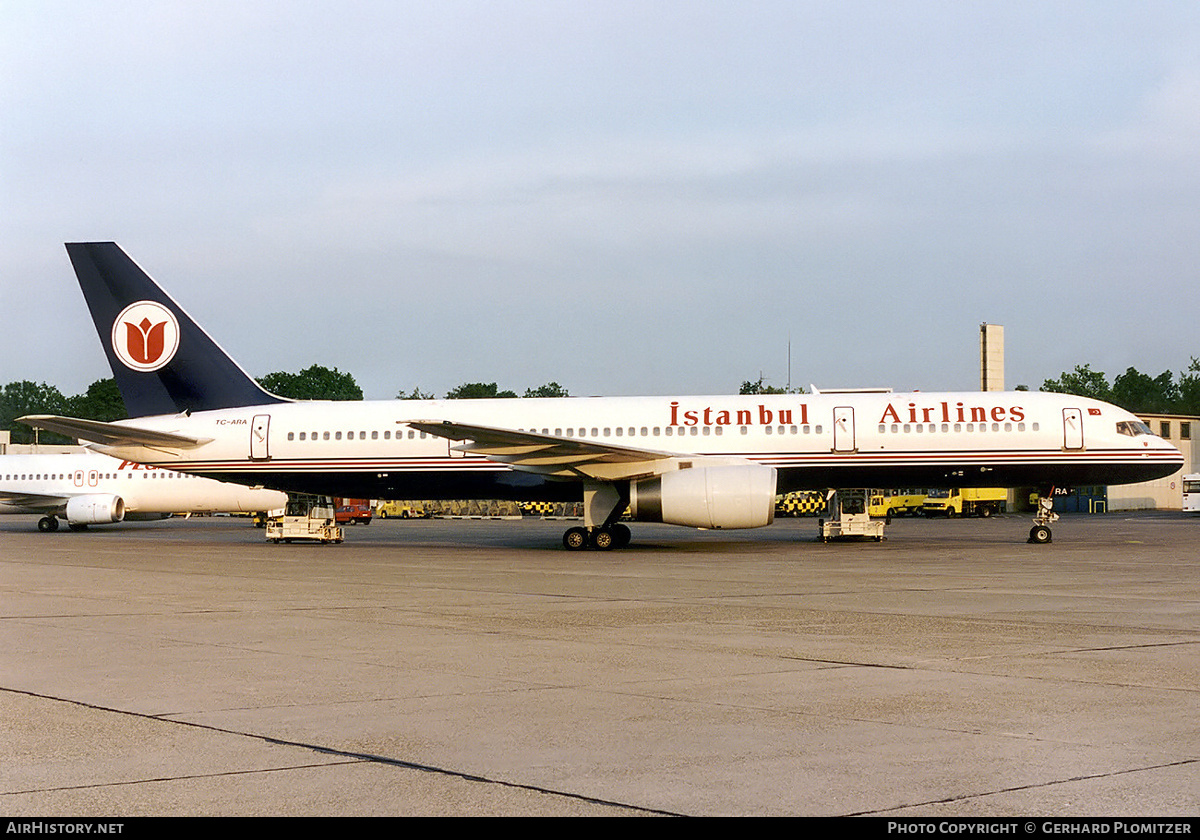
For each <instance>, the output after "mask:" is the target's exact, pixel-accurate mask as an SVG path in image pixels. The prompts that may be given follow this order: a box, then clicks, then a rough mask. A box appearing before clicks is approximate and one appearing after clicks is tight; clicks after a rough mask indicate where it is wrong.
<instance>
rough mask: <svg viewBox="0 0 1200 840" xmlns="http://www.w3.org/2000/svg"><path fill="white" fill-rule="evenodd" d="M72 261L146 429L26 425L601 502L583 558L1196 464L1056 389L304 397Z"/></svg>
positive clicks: (253, 475) (293, 467)
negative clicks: (806, 499)
mask: <svg viewBox="0 0 1200 840" xmlns="http://www.w3.org/2000/svg"><path fill="white" fill-rule="evenodd" d="M66 247H67V252H68V254H69V256H70V258H71V262H72V264H73V266H74V268H75V272H76V275H77V276H78V279H79V284H80V286H81V288H82V290H83V293H84V297H85V298H86V300H87V304H88V308H89V309H90V310H91V314H92V318H93V320H94V321H95V324H96V329H97V332H98V333H99V336H100V341H101V344H102V345H103V347H104V352H105V353H106V354H107V356H108V361H109V364H110V365H111V367H112V371H113V375H114V377H115V378H116V382H117V385H118V387H119V389H120V392H121V394H122V396H123V398H124V400H125V404H126V407H127V408H128V411H129V414H130V417H131V418H133V419H129V420H122V421H118V422H115V423H100V422H93V421H86V420H77V419H73V418H66V417H57V416H47V415H41V416H29V417H25V418H22V419H23V421H24V422H26V423H28V424H30V425H34V426H38V427H41V428H45V429H50V430H52V431H57V432H61V433H64V434H68V435H72V436H76V437H79V438H81V439H84V440H88V441H92V444H91V445H92V446H93V447H94V448H96V449H98V450H100V451H103V452H106V453H108V454H111V455H114V456H116V457H118V458H123V459H127V460H131V461H139V462H143V463H148V464H153V465H156V466H160V467H167V468H169V469H172V470H178V471H180V472H187V473H193V474H197V475H203V476H207V477H210V478H217V479H220V480H223V481H233V482H238V483H240V484H245V485H250V486H263V487H270V488H274V489H278V490H286V491H295V492H306V493H321V494H329V495H337V496H350V497H356V498H377V499H407V498H423V499H509V500H518V501H520V500H543V501H579V500H582V501H583V512H584V524H583V526H582V527H572V528H570V529H569V530H568V531H567V532H566V533H565V534H564V535H563V543H564V545H565V546H566V547H567V548H569V549H583V548H594V549H600V550H604V549H609V548H613V547H620V546H622V545H625V544H627V543H628V542H629V539H630V531H629V528H628V527H627V526H625V525H624V524H622V523H621V522H619V521H618V518H619V517H620V516H621V515H622V513H623V512H624V511H625V509H626V508H628V510H629V512H630V515H631V518H632V519H634V520H640V521H649V522H665V523H670V524H675V525H684V526H690V527H693V528H757V527H761V526H765V525H769V524H770V523H771V521H772V520H773V518H774V505H775V497H776V494H779V493H785V492H790V491H793V490H800V489H826V488H862V487H901V486H926V487H980V486H983V487H1003V486H1010V487H1012V486H1038V487H1051V486H1054V485H1060V486H1061V485H1067V484H1122V483H1131V482H1138V481H1146V480H1149V479H1153V478H1159V477H1162V476H1166V475H1169V474H1171V473H1172V472H1175V471H1176V470H1178V469H1179V468H1180V466H1181V465H1182V463H1183V457H1182V455H1181V454H1180V453H1179V451H1178V450H1176V449H1175V448H1174V447H1172V446H1171V445H1170V444H1169V443H1167V442H1166V441H1164V440H1162V439H1161V438H1159V437H1157V436H1155V435H1154V434H1153V433H1152V432H1151V431H1150V429H1149V428H1147V426H1146V425H1145V424H1144V423H1142V422H1141V421H1140V420H1138V418H1137V417H1135V416H1134V415H1133V414H1130V413H1129V412H1128V411H1125V410H1123V409H1121V408H1118V407H1116V406H1113V405H1109V404H1107V403H1104V402H1098V401H1096V400H1091V399H1085V398H1083V397H1076V396H1070V395H1064V394H1051V393H1030V392H980V393H975V392H964V393H924V392H914V393H910V394H893V393H835V394H811V395H808V394H787V395H778V396H708V397H703V396H680V397H611V398H609V397H582V398H579V397H576V398H570V397H567V398H550V399H531V398H525V399H498V400H486V399H484V400H444V401H443V400H426V401H418V400H386V401H372V402H329V401H311V402H297V401H292V400H288V399H284V398H281V397H278V396H276V395H273V394H270V393H268V392H266V391H264V390H263V389H262V388H261V387H260V386H259V385H258V383H256V382H255V381H254V380H253V379H252V378H251V377H250V376H248V375H247V374H246V373H245V371H243V370H242V368H240V367H239V366H238V364H237V363H236V362H234V361H233V360H232V359H231V358H229V356H228V355H227V354H226V353H225V352H224V351H223V350H221V348H220V347H219V346H218V345H217V344H216V343H215V342H214V341H213V340H212V339H211V338H209V336H208V335H207V334H206V333H205V332H204V331H203V330H202V329H201V328H200V327H199V326H198V325H197V324H196V323H195V322H194V321H193V320H192V319H191V318H190V317H189V316H188V315H187V313H186V312H185V311H184V310H183V309H182V307H180V306H179V305H178V304H177V303H176V302H175V301H174V300H173V299H172V298H171V297H170V296H168V295H167V294H166V293H165V292H164V291H163V290H162V289H161V288H159V286H158V285H157V284H156V283H155V282H154V281H153V280H151V279H150V277H149V276H148V275H147V274H146V273H145V272H144V271H143V270H142V269H141V268H140V267H139V266H138V265H137V264H136V263H135V262H134V261H133V260H132V259H130V258H129V257H128V256H127V255H126V254H125V252H124V251H122V250H121V249H120V248H119V247H118V246H117V245H116V244H115V243H113V242H89V243H69V244H67V246H66ZM1047 495H1049V494H1048V493H1044V494H1043V496H1047ZM1050 515H1051V516H1052V515H1053V514H1050ZM1034 521H1035V526H1034V530H1032V531H1031V534H1030V538H1031V539H1033V540H1035V541H1042V542H1045V541H1049V539H1050V530H1049V528H1048V527H1047V522H1048V521H1050V520H1049V519H1048V518H1043V520H1042V521H1041V522H1039V520H1038V519H1035V520H1034ZM1039 529H1041V530H1039ZM1043 537H1044V539H1043Z"/></svg>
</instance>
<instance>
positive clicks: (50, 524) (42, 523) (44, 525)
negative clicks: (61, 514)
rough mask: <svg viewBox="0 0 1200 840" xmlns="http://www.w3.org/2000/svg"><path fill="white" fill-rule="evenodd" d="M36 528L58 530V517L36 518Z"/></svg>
mask: <svg viewBox="0 0 1200 840" xmlns="http://www.w3.org/2000/svg"><path fill="white" fill-rule="evenodd" d="M38 530H39V531H57V530H58V517H55V516H43V517H42V518H41V519H39V520H38Z"/></svg>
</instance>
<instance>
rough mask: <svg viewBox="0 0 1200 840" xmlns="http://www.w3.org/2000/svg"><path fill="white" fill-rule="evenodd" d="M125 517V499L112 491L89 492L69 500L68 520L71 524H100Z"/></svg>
mask: <svg viewBox="0 0 1200 840" xmlns="http://www.w3.org/2000/svg"><path fill="white" fill-rule="evenodd" d="M124 518H125V500H124V499H122V498H121V497H120V496H114V495H112V494H110V493H88V494H87V495H84V496H72V497H71V498H70V499H68V500H67V522H68V523H70V524H71V525H100V524H103V523H105V522H120V521H121V520H122V519H124Z"/></svg>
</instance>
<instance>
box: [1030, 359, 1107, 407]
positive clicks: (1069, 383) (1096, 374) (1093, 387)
mask: <svg viewBox="0 0 1200 840" xmlns="http://www.w3.org/2000/svg"><path fill="white" fill-rule="evenodd" d="M1040 390H1042V391H1051V392H1053V393H1056V394H1075V395H1076V396H1079V397H1091V398H1092V399H1096V400H1105V401H1106V402H1111V401H1112V388H1110V387H1109V385H1108V379H1107V378H1106V377H1105V376H1104V373H1103V372H1101V371H1095V370H1092V368H1091V366H1090V365H1076V366H1075V372H1074V373H1066V372H1064V373H1063V374H1062V375H1061V376H1059V377H1058V379H1047V380H1046V381H1045V382H1043V383H1042V387H1041V389H1040Z"/></svg>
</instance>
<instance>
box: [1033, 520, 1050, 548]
mask: <svg viewBox="0 0 1200 840" xmlns="http://www.w3.org/2000/svg"><path fill="white" fill-rule="evenodd" d="M1029 541H1030V542H1031V543H1036V544H1038V545H1044V544H1045V543H1048V542H1050V529H1049V528H1047V527H1046V526H1045V525H1034V526H1033V527H1032V528H1030V529H1029Z"/></svg>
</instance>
